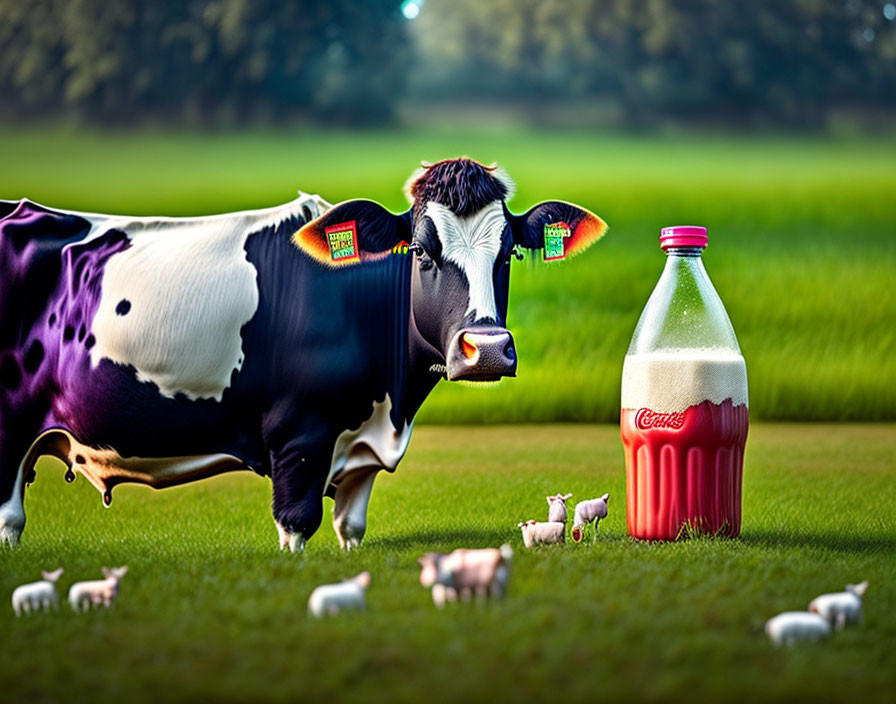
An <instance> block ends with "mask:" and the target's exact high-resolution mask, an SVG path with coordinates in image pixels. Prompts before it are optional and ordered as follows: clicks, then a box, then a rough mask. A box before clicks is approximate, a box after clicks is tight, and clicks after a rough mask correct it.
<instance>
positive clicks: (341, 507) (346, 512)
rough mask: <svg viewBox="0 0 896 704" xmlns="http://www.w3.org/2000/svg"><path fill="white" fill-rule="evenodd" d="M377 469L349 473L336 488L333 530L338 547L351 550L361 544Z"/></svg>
mask: <svg viewBox="0 0 896 704" xmlns="http://www.w3.org/2000/svg"><path fill="white" fill-rule="evenodd" d="M377 472H379V469H364V470H355V471H353V472H349V473H348V474H347V475H346V477H345V478H344V479H343V480H342V481H341V482H340V483H339V486H338V487H337V488H336V497H335V499H336V504H335V506H334V507H333V529H334V530H335V531H336V537H337V538H339V546H340V547H341V548H343V549H345V550H351V549H352V548H356V547H358V546H359V545H360V544H361V540H362V539H363V538H364V533H365V531H366V530H367V506H368V504H369V502H370V491H371V489H373V481H374V479H376V475H377Z"/></svg>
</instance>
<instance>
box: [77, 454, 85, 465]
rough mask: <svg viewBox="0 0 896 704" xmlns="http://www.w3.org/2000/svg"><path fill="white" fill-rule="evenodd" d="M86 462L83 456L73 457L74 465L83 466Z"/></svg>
mask: <svg viewBox="0 0 896 704" xmlns="http://www.w3.org/2000/svg"><path fill="white" fill-rule="evenodd" d="M86 461H87V460H85V459H84V455H75V464H84V463H85V462H86Z"/></svg>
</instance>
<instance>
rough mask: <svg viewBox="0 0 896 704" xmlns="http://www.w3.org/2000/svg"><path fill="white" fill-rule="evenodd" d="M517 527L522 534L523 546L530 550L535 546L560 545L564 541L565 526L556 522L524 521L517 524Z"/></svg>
mask: <svg viewBox="0 0 896 704" xmlns="http://www.w3.org/2000/svg"><path fill="white" fill-rule="evenodd" d="M517 527H518V528H520V529H521V530H522V532H523V545H525V546H526V547H527V548H531V547H533V546H535V545H548V544H551V543H562V542H564V541H565V540H566V524H565V523H560V522H558V521H547V522H545V523H539V522H538V521H526V522H525V523H518V524H517Z"/></svg>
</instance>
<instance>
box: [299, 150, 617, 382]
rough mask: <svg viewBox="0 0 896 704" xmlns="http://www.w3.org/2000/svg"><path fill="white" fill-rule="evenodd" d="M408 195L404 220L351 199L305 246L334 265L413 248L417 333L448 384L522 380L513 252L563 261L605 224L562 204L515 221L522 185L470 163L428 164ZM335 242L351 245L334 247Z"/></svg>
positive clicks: (302, 238) (321, 221)
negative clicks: (511, 306)
mask: <svg viewBox="0 0 896 704" xmlns="http://www.w3.org/2000/svg"><path fill="white" fill-rule="evenodd" d="M406 193H407V195H408V198H409V200H410V201H411V202H412V204H413V207H412V208H411V210H410V211H409V212H407V213H405V214H403V215H393V214H391V213H389V212H388V211H386V210H384V209H383V208H382V207H381V206H379V205H377V204H375V203H372V202H370V201H349V202H346V203H342V204H340V205H337V206H335V207H334V208H332V209H331V210H329V211H327V212H326V213H325V214H324V215H323V216H321V217H320V218H318V219H317V220H315V221H313V222H311V223H309V224H308V225H306V226H305V227H304V228H302V230H300V231H299V232H298V233H297V235H296V238H295V239H296V243H297V244H299V246H300V247H302V248H303V249H305V250H306V251H307V252H308V253H310V254H311V255H312V256H314V257H315V258H316V259H318V260H319V261H321V262H322V263H326V264H327V265H329V266H343V265H347V264H351V263H363V262H364V261H365V260H371V259H376V258H381V257H382V256H386V255H387V254H388V252H389V251H390V250H391V249H392V248H394V247H395V246H396V245H399V244H400V243H402V242H404V243H408V244H409V247H408V249H409V251H410V253H411V254H412V255H413V257H414V261H413V267H412V274H411V314H412V318H413V320H412V324H413V327H412V329H413V330H414V331H415V332H416V334H417V336H418V337H419V338H420V340H421V341H422V344H423V345H424V346H426V347H427V348H428V349H429V352H430V356H431V357H433V358H435V359H440V360H444V365H445V373H446V376H447V377H448V379H450V380H461V379H464V380H469V381H493V380H497V379H500V378H501V377H504V376H514V375H515V374H516V367H517V355H516V348H515V346H514V342H513V336H512V335H511V333H510V331H509V330H508V329H507V327H506V325H507V303H508V296H509V290H510V263H511V260H512V259H513V258H514V254H516V253H517V251H518V250H519V249H520V248H523V249H529V250H543V251H544V258H545V259H546V260H560V259H563V258H565V257H567V256H571V255H573V254H576V253H578V252H579V251H582V250H583V249H584V248H586V247H587V246H589V245H590V244H591V243H593V242H594V241H596V240H597V239H598V238H599V237H600V236H601V235H603V233H604V231H605V230H606V225H605V224H604V223H603V221H601V220H600V219H599V218H598V217H597V216H595V215H593V214H591V213H589V212H588V211H586V210H584V209H582V208H579V207H578V206H575V205H572V204H569V203H562V202H558V201H549V202H545V203H541V204H539V205H537V206H535V207H534V208H532V209H531V210H530V211H528V212H527V213H525V214H523V215H519V216H517V215H513V214H511V213H510V211H508V209H507V207H506V204H505V202H506V201H507V200H508V199H509V198H510V197H511V196H512V195H513V183H512V182H511V181H510V179H509V178H508V177H507V175H506V174H505V173H504V172H503V171H502V170H500V169H498V168H497V167H485V166H483V165H482V164H479V163H477V162H475V161H473V160H471V159H449V160H446V161H441V162H439V163H437V164H433V165H425V166H424V167H423V168H422V169H420V170H419V171H417V172H416V173H415V174H414V175H413V176H412V177H411V179H410V180H409V181H408V184H407V186H406ZM334 241H336V242H337V243H338V242H343V243H344V244H345V247H343V248H341V249H339V248H336V249H334ZM352 242H354V244H352ZM538 254H541V252H539V253H538Z"/></svg>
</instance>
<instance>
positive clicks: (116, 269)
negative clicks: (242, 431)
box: [87, 195, 326, 401]
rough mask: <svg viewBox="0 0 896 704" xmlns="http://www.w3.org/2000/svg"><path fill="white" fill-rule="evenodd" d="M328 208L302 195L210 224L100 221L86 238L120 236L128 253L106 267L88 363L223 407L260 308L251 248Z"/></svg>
mask: <svg viewBox="0 0 896 704" xmlns="http://www.w3.org/2000/svg"><path fill="white" fill-rule="evenodd" d="M324 205H326V204H325V203H324V201H322V200H321V199H320V198H319V197H317V196H308V195H303V196H302V197H300V198H298V199H297V200H294V201H292V202H291V203H288V204H286V205H283V206H279V207H277V208H268V209H265V210H256V211H246V212H242V213H231V214H225V215H215V216H210V217H204V218H123V217H112V218H109V217H106V218H105V219H101V220H97V223H96V225H95V226H94V228H93V229H92V230H91V232H90V234H89V236H88V238H87V239H93V238H95V237H99V236H101V235H102V234H104V233H105V232H108V231H109V230H111V229H120V230H122V231H123V232H125V233H126V234H127V235H128V237H129V238H130V243H131V246H130V247H129V248H128V249H127V250H125V251H123V252H120V253H119V254H115V255H113V256H112V257H110V259H109V261H108V262H107V263H106V266H105V273H104V276H103V282H102V297H101V299H100V305H99V308H98V310H97V312H96V316H95V317H94V319H93V324H92V332H93V335H94V337H95V338H96V343H95V345H94V346H93V348H92V349H91V350H90V359H91V364H92V365H93V366H94V367H96V366H97V365H98V364H99V363H100V360H101V359H103V358H106V359H110V360H112V361H113V362H116V363H118V364H122V365H131V366H133V367H134V369H136V371H137V378H138V379H139V380H140V381H144V382H149V383H153V384H155V385H156V386H157V387H158V389H159V392H160V393H161V394H162V395H164V396H168V397H174V396H175V395H176V394H178V393H182V394H184V395H185V396H187V398H189V399H192V400H195V399H200V398H212V399H215V400H219V401H220V400H221V397H222V395H223V393H224V390H225V389H226V388H227V387H228V386H229V385H230V381H231V376H232V374H233V372H234V370H239V369H240V368H241V367H242V364H243V361H244V358H243V350H242V338H241V337H240V330H241V328H242V327H243V326H244V325H245V324H246V323H248V322H249V320H250V319H251V318H252V316H253V315H254V314H255V311H256V309H257V307H258V287H257V284H256V278H257V272H256V270H255V267H254V266H253V265H252V264H251V263H250V262H249V261H248V260H247V258H246V251H245V245H246V240H247V239H248V238H249V236H250V235H252V234H253V233H257V232H259V231H261V230H262V229H264V228H265V227H269V226H276V225H278V224H279V223H281V222H283V221H284V220H286V219H287V218H288V217H290V216H291V215H295V214H299V215H302V209H303V207H307V208H308V209H309V210H310V211H311V215H312V217H316V216H317V215H319V214H320V212H322V208H323V206H324ZM290 234H291V233H290ZM122 300H127V301H128V302H129V303H130V309H129V310H128V312H127V313H126V314H124V315H120V314H119V313H118V312H116V308H117V307H118V305H119V302H120V301H122Z"/></svg>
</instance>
